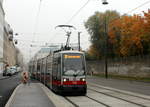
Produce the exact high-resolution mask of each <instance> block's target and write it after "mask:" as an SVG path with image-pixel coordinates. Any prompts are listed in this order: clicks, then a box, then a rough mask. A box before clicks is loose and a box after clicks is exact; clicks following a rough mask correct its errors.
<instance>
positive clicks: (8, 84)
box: [0, 74, 21, 107]
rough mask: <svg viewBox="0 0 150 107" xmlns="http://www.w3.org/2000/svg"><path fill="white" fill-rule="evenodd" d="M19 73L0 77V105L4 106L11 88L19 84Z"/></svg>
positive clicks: (0, 106)
mask: <svg viewBox="0 0 150 107" xmlns="http://www.w3.org/2000/svg"><path fill="white" fill-rule="evenodd" d="M20 80H21V76H20V74H16V75H13V76H11V77H9V78H8V77H7V78H3V79H0V107H4V105H5V104H6V102H7V101H8V99H9V97H10V96H11V94H12V92H13V90H14V89H15V88H16V86H17V85H18V84H20Z"/></svg>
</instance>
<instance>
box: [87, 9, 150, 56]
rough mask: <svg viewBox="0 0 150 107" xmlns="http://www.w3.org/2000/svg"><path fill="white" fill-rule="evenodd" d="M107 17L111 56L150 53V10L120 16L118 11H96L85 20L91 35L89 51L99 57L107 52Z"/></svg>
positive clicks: (109, 53) (109, 52)
mask: <svg viewBox="0 0 150 107" xmlns="http://www.w3.org/2000/svg"><path fill="white" fill-rule="evenodd" d="M105 19H106V22H107V23H106V24H107V28H108V30H107V31H108V33H107V34H108V35H107V36H108V50H107V51H108V55H109V57H111V56H134V55H141V54H142V55H145V54H149V53H150V10H148V12H143V15H136V14H135V15H133V16H128V15H124V16H120V15H119V13H118V12H116V11H106V12H105V13H99V12H96V13H95V14H94V15H93V16H91V17H89V19H88V20H87V21H86V22H85V27H86V29H87V31H88V33H89V34H90V35H91V39H90V41H91V43H92V46H91V47H90V49H89V53H92V55H96V56H98V57H103V56H104V54H105V53H104V48H105V43H106V38H105V37H104V22H105Z"/></svg>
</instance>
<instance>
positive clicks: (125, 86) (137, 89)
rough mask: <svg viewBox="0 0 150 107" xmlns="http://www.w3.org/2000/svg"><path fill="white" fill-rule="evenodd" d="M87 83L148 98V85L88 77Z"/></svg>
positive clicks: (149, 84)
mask: <svg viewBox="0 0 150 107" xmlns="http://www.w3.org/2000/svg"><path fill="white" fill-rule="evenodd" d="M87 81H88V82H89V83H95V84H99V85H102V86H106V87H111V88H116V89H120V90H125V91H130V92H134V93H139V94H144V95H149V96H150V83H145V82H137V81H131V80H130V81H129V80H120V79H110V78H108V79H105V78H102V77H95V76H88V79H87Z"/></svg>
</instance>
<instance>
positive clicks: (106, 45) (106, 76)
mask: <svg viewBox="0 0 150 107" xmlns="http://www.w3.org/2000/svg"><path fill="white" fill-rule="evenodd" d="M102 4H103V5H107V4H108V2H107V0H102ZM104 20H105V21H104V29H105V31H104V36H105V78H106V79H107V78H108V69H107V66H108V63H107V55H108V52H107V51H108V35H107V17H106V13H105V19H104Z"/></svg>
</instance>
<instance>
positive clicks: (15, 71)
mask: <svg viewBox="0 0 150 107" xmlns="http://www.w3.org/2000/svg"><path fill="white" fill-rule="evenodd" d="M10 69H11V72H12V75H13V74H16V73H17V67H16V66H12V67H10Z"/></svg>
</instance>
